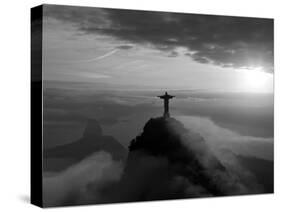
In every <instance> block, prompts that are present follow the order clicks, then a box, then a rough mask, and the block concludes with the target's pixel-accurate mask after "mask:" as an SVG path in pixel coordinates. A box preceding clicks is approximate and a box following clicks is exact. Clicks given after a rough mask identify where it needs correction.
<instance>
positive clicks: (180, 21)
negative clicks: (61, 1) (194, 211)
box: [45, 6, 273, 72]
mask: <svg viewBox="0 0 281 212" xmlns="http://www.w3.org/2000/svg"><path fill="white" fill-rule="evenodd" d="M45 14H46V16H47V17H54V18H56V19H59V20H63V21H67V22H70V23H73V24H74V25H75V26H77V28H78V29H79V30H80V31H83V32H85V33H90V34H91V33H99V34H104V35H109V36H113V37H115V38H118V39H120V40H123V41H129V42H132V43H139V44H150V45H153V46H154V47H155V48H158V49H160V50H163V51H168V52H172V51H174V50H175V48H177V47H185V48H186V49H187V55H188V56H190V57H192V58H193V59H194V60H196V61H197V62H200V63H212V64H215V65H219V66H222V67H233V68H254V67H262V68H263V70H264V71H267V72H273V19H262V18H246V17H230V16H211V15H195V14H179V13H167V12H151V11H136V10H119V9H97V8H79V7H78V8H74V7H64V6H59V7H58V6H55V7H54V6H48V7H47V9H46V13H45ZM172 54H173V53H172Z"/></svg>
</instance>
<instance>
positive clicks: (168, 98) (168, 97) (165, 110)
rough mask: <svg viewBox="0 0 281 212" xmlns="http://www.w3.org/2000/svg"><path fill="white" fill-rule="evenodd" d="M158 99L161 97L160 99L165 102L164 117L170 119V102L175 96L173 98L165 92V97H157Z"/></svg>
mask: <svg viewBox="0 0 281 212" xmlns="http://www.w3.org/2000/svg"><path fill="white" fill-rule="evenodd" d="M157 97H159V98H160V99H163V100H164V114H163V117H164V118H169V117H170V113H169V100H170V99H172V98H174V97H175V96H171V95H169V94H168V93H167V92H165V95H162V96H157Z"/></svg>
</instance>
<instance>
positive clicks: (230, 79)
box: [43, 5, 273, 93]
mask: <svg viewBox="0 0 281 212" xmlns="http://www.w3.org/2000/svg"><path fill="white" fill-rule="evenodd" d="M43 48H44V49H43V52H44V64H43V70H44V80H60V81H71V82H92V83H93V84H95V83H96V84H97V83H99V84H98V85H100V89H103V88H105V87H106V88H115V89H161V90H162V89H200V90H210V91H233V92H237V91H238V92H240V91H243V92H260V93H261V92H272V91H273V20H272V19H258V18H241V17H227V16H204V15H191V14H178V13H164V12H147V11H132V10H113V9H100V8H91V7H69V6H51V5H47V6H45V7H44V33H43Z"/></svg>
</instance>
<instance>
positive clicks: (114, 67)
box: [32, 4, 274, 207]
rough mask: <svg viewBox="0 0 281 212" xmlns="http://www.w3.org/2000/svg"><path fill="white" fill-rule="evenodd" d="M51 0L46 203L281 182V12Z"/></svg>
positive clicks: (178, 195) (262, 187) (233, 190)
mask: <svg viewBox="0 0 281 212" xmlns="http://www.w3.org/2000/svg"><path fill="white" fill-rule="evenodd" d="M42 8H43V16H42V117H43V120H42V123H43V133H42V157H43V170H42V171H43V173H42V178H43V179H42V184H43V191H42V192H43V206H44V207H57V206H71V205H85V204H105V203H121V202H139V201H153V200H172V199H188V198H203V197H204V198H207V197H208V198H211V197H223V196H236V195H250V194H265V193H273V192H274V189H273V187H274V176H273V173H274V171H273V170H274V168H273V164H274V158H273V156H274V121H273V120H274V96H273V94H274V87H273V81H274V58H273V56H274V52H273V40H274V39H273V28H274V27H273V23H274V21H273V19H270V18H255V17H238V16H237V17H236V16H219V15H205V14H191V13H176V12H160V11H144V10H126V9H109V8H98V7H79V6H77V7H76V6H62V5H48V4H47V5H43V6H42ZM32 24H34V25H36V24H37V22H36V20H35V21H34V22H33V23H32ZM34 51H36V48H35V50H34ZM33 62H34V63H36V62H37V61H36V58H35V61H33Z"/></svg>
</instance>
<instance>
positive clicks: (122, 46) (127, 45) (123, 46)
mask: <svg viewBox="0 0 281 212" xmlns="http://www.w3.org/2000/svg"><path fill="white" fill-rule="evenodd" d="M133 47H134V46H133V45H129V44H126V45H120V46H117V47H116V48H117V49H123V50H128V49H132V48H133Z"/></svg>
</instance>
